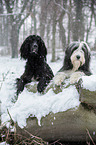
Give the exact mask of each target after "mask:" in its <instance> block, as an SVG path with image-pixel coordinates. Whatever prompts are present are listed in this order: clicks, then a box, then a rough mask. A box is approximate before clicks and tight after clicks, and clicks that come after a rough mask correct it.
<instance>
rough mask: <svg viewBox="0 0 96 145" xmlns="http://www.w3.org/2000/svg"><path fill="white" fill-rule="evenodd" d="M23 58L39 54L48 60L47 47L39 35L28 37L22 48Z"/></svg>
mask: <svg viewBox="0 0 96 145" xmlns="http://www.w3.org/2000/svg"><path fill="white" fill-rule="evenodd" d="M20 53H21V58H24V59H28V58H29V57H32V56H39V57H40V58H44V59H45V60H46V55H47V48H46V46H45V44H44V41H43V40H42V39H41V37H40V36H38V35H30V36H29V37H27V38H26V39H25V40H24V42H23V44H22V45H21V48H20Z"/></svg>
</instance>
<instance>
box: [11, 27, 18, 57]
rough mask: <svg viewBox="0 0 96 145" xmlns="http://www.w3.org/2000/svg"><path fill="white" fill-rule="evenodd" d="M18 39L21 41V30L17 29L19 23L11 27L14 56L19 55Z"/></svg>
mask: <svg viewBox="0 0 96 145" xmlns="http://www.w3.org/2000/svg"><path fill="white" fill-rule="evenodd" d="M18 41H19V32H18V29H17V25H12V29H11V39H10V42H11V48H12V55H11V56H12V58H17V57H18Z"/></svg>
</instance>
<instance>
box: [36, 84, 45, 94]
mask: <svg viewBox="0 0 96 145" xmlns="http://www.w3.org/2000/svg"><path fill="white" fill-rule="evenodd" d="M37 90H38V92H39V93H42V92H43V91H44V87H43V86H40V85H38V86H37Z"/></svg>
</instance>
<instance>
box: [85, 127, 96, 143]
mask: <svg viewBox="0 0 96 145" xmlns="http://www.w3.org/2000/svg"><path fill="white" fill-rule="evenodd" d="M86 131H87V134H88V136H89V138H90V139H91V141H92V143H93V145H95V143H94V141H93V139H92V137H91V135H90V133H89V130H88V129H87V128H86Z"/></svg>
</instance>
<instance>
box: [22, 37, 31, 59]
mask: <svg viewBox="0 0 96 145" xmlns="http://www.w3.org/2000/svg"><path fill="white" fill-rule="evenodd" d="M31 37H32V36H29V37H27V38H26V39H25V40H24V42H23V44H22V45H21V48H20V53H21V58H24V59H25V60H26V59H27V58H28V56H29V53H30V39H32V38H31Z"/></svg>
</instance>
